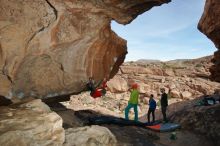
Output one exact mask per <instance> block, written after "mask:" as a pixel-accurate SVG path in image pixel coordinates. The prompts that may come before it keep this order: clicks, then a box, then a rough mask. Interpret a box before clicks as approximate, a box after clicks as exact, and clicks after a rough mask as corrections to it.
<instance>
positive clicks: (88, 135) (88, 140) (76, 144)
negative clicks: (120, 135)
mask: <svg viewBox="0 0 220 146" xmlns="http://www.w3.org/2000/svg"><path fill="white" fill-rule="evenodd" d="M116 144H117V140H116V138H115V136H114V135H113V134H112V133H111V131H110V130H109V129H107V128H105V127H101V126H97V125H93V126H91V127H90V126H86V127H79V128H69V129H67V130H66V140H65V143H64V146H103V145H105V146H115V145H116Z"/></svg>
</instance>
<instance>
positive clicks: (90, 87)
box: [87, 77, 107, 98]
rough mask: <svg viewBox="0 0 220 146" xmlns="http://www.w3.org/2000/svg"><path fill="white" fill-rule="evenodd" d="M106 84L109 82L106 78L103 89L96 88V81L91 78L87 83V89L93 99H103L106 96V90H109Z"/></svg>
mask: <svg viewBox="0 0 220 146" xmlns="http://www.w3.org/2000/svg"><path fill="white" fill-rule="evenodd" d="M106 83H107V80H106V78H104V80H103V82H102V86H101V88H96V87H95V81H94V79H93V77H90V78H89V82H88V83H87V88H88V90H89V91H90V95H91V96H92V97H93V98H97V97H101V96H103V95H105V93H106V88H107V85H106Z"/></svg>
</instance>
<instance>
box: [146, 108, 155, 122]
mask: <svg viewBox="0 0 220 146" xmlns="http://www.w3.org/2000/svg"><path fill="white" fill-rule="evenodd" d="M154 111H155V109H153V108H149V110H148V113H147V118H148V123H150V114H151V113H152V116H153V123H154V122H155V115H154Z"/></svg>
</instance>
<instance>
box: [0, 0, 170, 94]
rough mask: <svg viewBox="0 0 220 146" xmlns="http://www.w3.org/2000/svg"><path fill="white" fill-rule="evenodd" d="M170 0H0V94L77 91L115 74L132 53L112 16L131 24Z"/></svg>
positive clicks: (66, 92) (120, 21) (68, 92)
mask: <svg viewBox="0 0 220 146" xmlns="http://www.w3.org/2000/svg"><path fill="white" fill-rule="evenodd" d="M169 1H170V0H1V1H0V83H1V84H0V95H3V96H6V97H18V98H23V97H28V96H32V97H38V98H47V97H52V96H57V95H63V94H70V93H77V92H80V91H82V90H83V89H84V88H85V84H86V82H87V80H88V78H89V77H90V76H93V77H94V78H95V80H96V82H99V81H100V80H102V79H103V77H106V76H107V77H113V76H114V74H115V73H116V72H117V70H118V67H119V65H120V64H121V63H123V61H124V59H125V55H126V53H127V46H126V41H125V40H124V39H122V38H120V37H119V36H117V34H115V33H114V32H113V31H112V30H111V26H110V24H111V21H112V20H115V21H117V22H118V23H120V24H128V23H130V22H131V21H132V20H133V19H135V18H136V17H137V16H138V15H139V14H141V13H143V12H145V11H147V10H149V9H150V8H152V7H153V6H159V5H161V4H163V3H167V2H169Z"/></svg>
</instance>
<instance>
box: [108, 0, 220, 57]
mask: <svg viewBox="0 0 220 146" xmlns="http://www.w3.org/2000/svg"><path fill="white" fill-rule="evenodd" d="M204 5H205V0H172V2H171V3H169V4H164V5H162V6H159V7H153V8H152V9H151V10H149V11H147V12H145V13H144V14H142V15H139V16H138V17H137V18H136V19H135V20H134V21H132V22H131V23H130V24H128V25H125V26H124V25H121V24H118V23H117V22H115V21H112V24H111V27H112V30H113V31H115V32H116V33H117V34H118V35H119V36H120V37H122V38H124V39H125V40H127V46H128V54H127V56H126V59H125V61H136V60H138V59H157V60H161V61H167V60H174V59H194V58H199V57H203V56H207V55H211V54H213V52H214V51H215V50H216V48H215V46H214V44H213V43H212V42H211V40H209V39H208V38H207V37H206V36H205V35H204V34H202V33H201V32H200V31H199V30H198V29H197V24H198V22H199V19H200V17H201V15H202V13H203V9H204Z"/></svg>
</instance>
